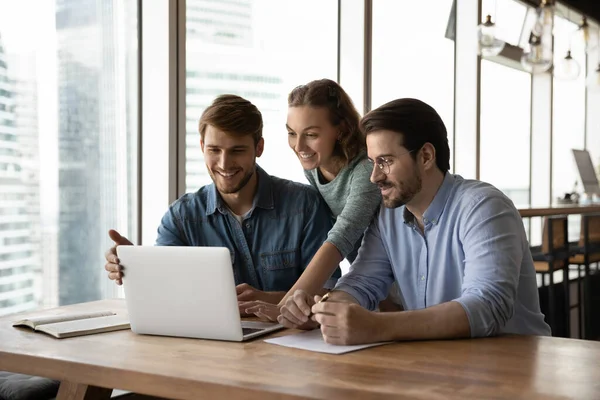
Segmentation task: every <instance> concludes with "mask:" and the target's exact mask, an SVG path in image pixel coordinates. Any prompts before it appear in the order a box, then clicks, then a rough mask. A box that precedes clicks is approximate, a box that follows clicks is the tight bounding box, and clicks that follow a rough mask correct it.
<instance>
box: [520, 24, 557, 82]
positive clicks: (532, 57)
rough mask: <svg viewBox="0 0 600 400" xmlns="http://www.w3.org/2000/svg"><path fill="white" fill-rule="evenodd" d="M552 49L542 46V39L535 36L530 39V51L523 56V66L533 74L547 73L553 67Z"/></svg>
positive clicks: (532, 35)
mask: <svg viewBox="0 0 600 400" xmlns="http://www.w3.org/2000/svg"><path fill="white" fill-rule="evenodd" d="M552 54H553V53H552V48H551V47H547V46H544V45H542V43H541V41H540V38H539V37H538V36H536V35H534V34H533V32H532V33H531V35H530V38H529V50H528V51H526V52H524V53H523V55H522V56H521V64H522V65H523V68H525V70H526V71H528V72H531V73H533V74H539V73H542V72H546V71H548V70H549V69H550V67H551V66H552Z"/></svg>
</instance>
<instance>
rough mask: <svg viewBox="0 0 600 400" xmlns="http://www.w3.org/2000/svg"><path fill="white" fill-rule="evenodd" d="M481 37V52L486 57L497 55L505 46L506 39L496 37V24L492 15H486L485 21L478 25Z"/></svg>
mask: <svg viewBox="0 0 600 400" xmlns="http://www.w3.org/2000/svg"><path fill="white" fill-rule="evenodd" d="M477 31H478V32H477V33H478V37H479V54H480V55H482V56H486V57H491V56H497V55H498V54H500V52H501V51H502V49H503V48H504V45H505V43H504V41H502V40H499V39H497V38H496V24H494V23H493V22H492V16H491V15H488V16H487V17H485V22H484V23H483V24H480V25H479V26H478V27H477Z"/></svg>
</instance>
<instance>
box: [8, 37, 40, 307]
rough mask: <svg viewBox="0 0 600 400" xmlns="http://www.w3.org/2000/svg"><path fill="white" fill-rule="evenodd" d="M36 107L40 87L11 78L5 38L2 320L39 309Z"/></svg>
mask: <svg viewBox="0 0 600 400" xmlns="http://www.w3.org/2000/svg"><path fill="white" fill-rule="evenodd" d="M17 90H20V91H21V92H19V93H17ZM35 102H36V95H35V87H34V86H32V85H31V83H30V82H27V81H24V80H15V79H13V78H12V77H11V69H10V65H9V63H8V60H7V56H6V53H5V51H4V47H3V44H2V40H1V37H0V187H2V191H0V315H4V314H10V313H13V312H19V311H24V310H28V309H32V308H35V307H36V306H37V301H36V294H35V286H36V282H35V281H36V278H38V279H39V274H40V272H39V250H38V251H37V252H36V249H39V243H40V241H39V235H38V233H39V230H37V228H36V226H35V224H36V220H37V221H38V222H39V206H38V204H39V202H37V203H36V200H38V199H39V197H38V194H37V193H38V192H36V190H35V188H34V186H35V181H36V179H37V175H36V172H35V159H36V154H37V146H36V131H35V125H36V120H35V117H33V116H32V115H31V114H30V113H31V112H32V109H31V108H32V107H33V105H34V104H35ZM18 124H20V125H18Z"/></svg>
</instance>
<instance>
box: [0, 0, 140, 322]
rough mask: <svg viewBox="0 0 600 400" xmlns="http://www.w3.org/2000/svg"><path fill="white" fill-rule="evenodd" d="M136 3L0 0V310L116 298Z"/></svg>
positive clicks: (126, 201)
mask: <svg viewBox="0 0 600 400" xmlns="http://www.w3.org/2000/svg"><path fill="white" fill-rule="evenodd" d="M136 3H137V2H136V1H135V0H123V1H118V2H116V1H111V0H71V1H68V0H57V1H56V2H53V1H43V2H40V1H33V0H23V1H18V2H14V1H12V0H0V38H1V41H2V43H1V44H0V314H8V313H11V312H17V311H22V310H27V309H34V308H37V307H39V306H56V305H62V304H70V303H77V302H84V301H90V300H97V299H100V298H103V297H112V296H115V295H116V294H118V292H117V290H116V289H115V285H114V283H112V282H109V281H108V279H107V278H106V273H105V271H104V268H103V264H104V262H103V259H104V257H103V255H104V252H105V251H106V249H107V248H108V247H109V245H110V241H109V240H108V236H107V230H108V229H109V228H115V229H119V230H120V231H121V232H122V233H123V234H124V235H128V236H129V237H131V238H132V239H135V237H133V232H134V229H133V228H134V226H135V213H136V210H135V207H134V204H135V194H136V189H137V188H136V185H135V182H136V180H135V179H134V177H135V176H136V171H135V163H136V157H135V155H136V152H137V150H136V146H137V144H136V140H135V138H136V137H137V89H136V85H137V83H136V82H137V6H136Z"/></svg>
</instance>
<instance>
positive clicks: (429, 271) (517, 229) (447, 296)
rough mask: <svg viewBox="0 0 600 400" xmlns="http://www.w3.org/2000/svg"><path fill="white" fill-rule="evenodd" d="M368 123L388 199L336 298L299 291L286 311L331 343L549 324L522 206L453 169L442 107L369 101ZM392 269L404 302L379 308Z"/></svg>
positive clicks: (478, 333)
mask: <svg viewBox="0 0 600 400" xmlns="http://www.w3.org/2000/svg"><path fill="white" fill-rule="evenodd" d="M361 125H362V128H363V130H364V132H365V134H366V135H367V152H368V156H369V159H370V160H371V161H372V162H373V164H374V165H373V172H372V175H371V181H372V182H373V183H376V184H377V185H378V186H379V188H380V189H381V194H382V197H383V205H382V207H381V209H380V210H379V213H378V215H376V217H375V219H374V220H373V222H372V223H371V225H370V226H369V228H368V229H367V230H366V232H365V235H364V238H363V242H362V245H361V247H360V250H359V252H358V257H357V258H356V260H355V261H354V263H353V264H352V266H351V268H350V272H349V273H348V274H346V275H345V276H343V277H342V278H341V279H340V280H339V281H338V283H337V285H336V287H335V290H334V291H332V292H331V293H330V294H329V296H328V298H327V301H325V302H324V301H321V302H319V300H320V297H319V296H316V297H315V298H311V297H310V296H308V295H307V294H306V293H304V292H301V291H298V292H296V293H294V295H293V296H292V297H290V298H289V299H288V300H287V302H286V304H285V305H284V306H283V307H282V308H281V315H280V317H279V322H280V323H282V324H284V325H285V326H287V327H301V328H306V329H308V328H314V327H316V326H319V325H320V327H321V331H322V333H323V337H324V339H325V341H326V342H327V343H332V344H341V345H347V344H361V343H370V342H379V341H392V340H420V339H450V338H464V337H482V336H493V335H498V334H502V333H515V334H527V335H550V327H549V326H548V325H547V324H546V322H544V315H543V314H542V313H541V312H540V305H539V297H538V290H537V283H536V275H535V270H534V267H533V260H532V257H531V253H530V250H529V244H528V241H527V237H526V235H525V230H524V228H523V223H522V220H521V217H520V215H519V213H518V211H517V209H516V208H515V206H514V205H513V203H512V202H511V201H510V199H509V198H508V197H506V196H505V195H504V194H503V193H502V192H501V191H500V190H498V189H496V188H495V187H493V186H492V185H489V184H487V183H484V182H481V181H476V180H467V179H463V178H462V177H460V176H459V175H454V174H451V173H450V172H448V170H449V169H450V149H449V146H448V137H447V132H446V127H445V126H444V123H443V122H442V119H441V118H440V116H439V115H438V113H437V112H436V111H435V110H434V109H433V108H432V107H430V106H429V105H427V104H425V103H423V102H422V101H419V100H416V99H399V100H394V101H391V102H389V103H387V104H384V105H383V106H381V107H379V108H377V109H375V110H373V111H371V112H370V113H368V114H367V115H366V116H365V117H364V118H363V120H362V121H361ZM394 281H396V282H397V284H398V287H399V289H400V293H401V297H402V305H403V307H404V310H405V311H401V312H389V313H379V312H374V311H371V310H374V309H376V307H377V305H378V303H379V301H381V300H382V299H383V298H385V296H386V295H387V293H388V290H389V287H390V285H391V284H392V283H393V282H394Z"/></svg>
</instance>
